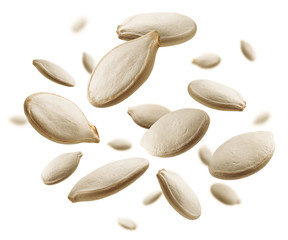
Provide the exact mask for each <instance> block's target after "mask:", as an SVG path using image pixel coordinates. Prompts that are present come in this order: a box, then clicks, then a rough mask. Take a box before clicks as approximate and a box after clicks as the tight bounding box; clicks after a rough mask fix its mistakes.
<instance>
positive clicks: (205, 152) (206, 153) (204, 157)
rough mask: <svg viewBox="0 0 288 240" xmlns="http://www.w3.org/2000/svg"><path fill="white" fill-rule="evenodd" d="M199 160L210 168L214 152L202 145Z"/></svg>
mask: <svg viewBox="0 0 288 240" xmlns="http://www.w3.org/2000/svg"><path fill="white" fill-rule="evenodd" d="M198 153H199V158H200V160H201V161H202V162H203V163H204V164H205V165H207V166H209V164H210V162H211V158H212V152H211V150H210V148H209V147H208V146H206V145H202V146H201V147H200V148H199V152H198Z"/></svg>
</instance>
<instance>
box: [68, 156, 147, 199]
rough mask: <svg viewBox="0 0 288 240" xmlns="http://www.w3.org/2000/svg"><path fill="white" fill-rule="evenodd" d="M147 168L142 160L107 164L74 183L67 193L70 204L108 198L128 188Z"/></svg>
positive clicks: (135, 159) (127, 160) (132, 159)
mask: <svg viewBox="0 0 288 240" xmlns="http://www.w3.org/2000/svg"><path fill="white" fill-rule="evenodd" d="M148 167H149V162H148V161H147V160H146V159H144V158H128V159H123V160H118V161H115V162H111V163H108V164H106V165H104V166H102V167H100V168H98V169H96V170H95V171H93V172H91V173H90V174H88V175H86V176H85V177H83V178H82V179H80V180H79V181H78V183H76V185H75V186H74V187H73V189H72V190H71V192H70V193H69V196H68V198H69V200H70V201H71V202H81V201H93V200H97V199H101V198H105V197H108V196H110V195H112V194H114V193H117V192H119V191H120V190H122V189H124V188H125V187H127V186H129V185H130V184H131V183H133V182H134V181H135V180H136V179H138V178H139V177H140V176H141V175H142V174H143V173H144V172H145V171H146V170H147V168H148Z"/></svg>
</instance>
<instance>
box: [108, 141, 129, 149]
mask: <svg viewBox="0 0 288 240" xmlns="http://www.w3.org/2000/svg"><path fill="white" fill-rule="evenodd" d="M108 145H109V146H110V147H112V148H114V149H116V150H128V149H130V148H131V146H132V144H131V142H130V141H128V140H126V139H120V138H117V139H113V140H112V141H110V142H108Z"/></svg>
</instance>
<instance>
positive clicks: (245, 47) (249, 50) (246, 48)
mask: <svg viewBox="0 0 288 240" xmlns="http://www.w3.org/2000/svg"><path fill="white" fill-rule="evenodd" d="M240 45H241V50H242V53H243V55H244V56H245V57H246V58H247V59H248V60H250V61H254V60H255V59H256V53H255V50H254V49H253V47H252V46H251V44H250V43H248V42H246V41H243V40H241V42H240Z"/></svg>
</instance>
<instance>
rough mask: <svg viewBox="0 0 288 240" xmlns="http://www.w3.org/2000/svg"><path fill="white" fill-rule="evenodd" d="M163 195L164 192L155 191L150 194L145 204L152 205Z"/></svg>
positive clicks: (144, 200)
mask: <svg viewBox="0 0 288 240" xmlns="http://www.w3.org/2000/svg"><path fill="white" fill-rule="evenodd" d="M161 195H162V192H161V191H160V190H155V191H153V192H151V193H149V194H148V195H147V196H146V197H145V198H144V199H143V204H144V205H150V204H152V203H154V202H156V201H157V200H158V199H159V198H160V197H161Z"/></svg>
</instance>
